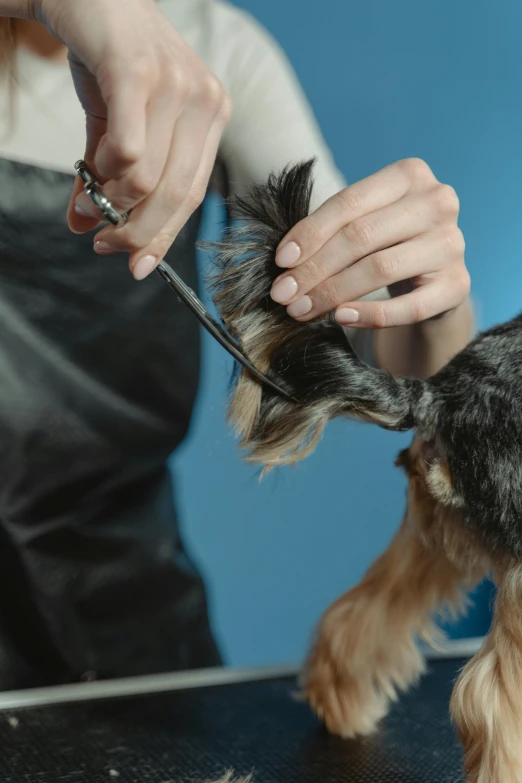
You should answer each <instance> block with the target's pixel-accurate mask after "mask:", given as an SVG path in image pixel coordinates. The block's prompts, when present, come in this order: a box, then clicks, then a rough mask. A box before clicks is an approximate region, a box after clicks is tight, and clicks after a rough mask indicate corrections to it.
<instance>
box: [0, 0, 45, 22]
mask: <svg viewBox="0 0 522 783" xmlns="http://www.w3.org/2000/svg"><path fill="white" fill-rule="evenodd" d="M39 2H40V0H0V16H9V17H13V18H16V19H35V18H36V16H35V6H36V5H37V4H39Z"/></svg>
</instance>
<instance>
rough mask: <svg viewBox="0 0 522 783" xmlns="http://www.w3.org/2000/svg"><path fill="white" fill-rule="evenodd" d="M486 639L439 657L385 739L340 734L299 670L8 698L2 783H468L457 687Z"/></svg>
mask: <svg viewBox="0 0 522 783" xmlns="http://www.w3.org/2000/svg"><path fill="white" fill-rule="evenodd" d="M477 641H478V640H468V641H467V642H464V643H458V642H456V643H453V644H452V645H451V646H450V647H449V648H448V650H447V651H446V652H445V653H444V655H439V656H436V657H434V656H431V659H430V661H429V673H428V675H427V676H426V677H425V678H424V679H423V680H422V682H421V684H420V686H419V687H418V688H416V689H415V690H413V691H412V692H411V693H409V694H408V695H407V696H404V697H403V698H402V699H401V701H400V702H399V703H398V704H397V705H395V707H394V708H393V710H392V712H391V714H390V716H389V717H388V719H387V720H385V721H384V723H383V724H382V727H381V729H380V731H379V732H378V734H377V735H376V736H374V737H372V738H368V739H364V740H360V741H359V740H358V741H349V740H348V741H343V740H341V739H338V738H336V737H331V736H328V734H327V733H326V732H325V730H324V729H323V728H322V727H321V726H320V724H319V723H318V721H317V720H316V719H315V718H314V716H313V715H312V713H311V712H310V710H309V709H308V707H307V706H306V705H305V704H303V703H300V702H299V701H297V700H296V699H295V698H294V692H295V676H294V675H295V671H293V670H292V669H287V670H281V669H280V670H272V671H270V670H266V669H265V670H261V671H237V670H227V669H225V670H213V671H210V670H207V671H202V672H195V673H181V674H169V675H155V676H151V677H141V678H133V679H128V680H114V681H110V682H94V683H85V684H81V685H74V686H60V687H57V688H43V689H38V690H32V691H18V692H12V693H3V694H2V693H0V747H1V751H0V781H1V782H2V783H22V781H23V783H59V782H62V781H63V782H65V783H198V782H202V781H208V780H209V779H210V780H212V779H214V778H219V777H220V776H222V775H223V773H224V772H225V771H226V770H227V769H230V768H233V769H234V770H235V772H236V774H241V775H243V774H248V773H250V772H254V780H255V781H256V782H257V783H461V782H462V780H463V779H462V776H461V773H460V769H461V764H462V754H461V751H460V748H459V746H458V744H457V741H456V738H455V734H454V731H453V728H452V726H451V723H450V720H449V717H448V702H449V697H450V692H451V688H452V683H453V681H454V680H455V677H456V674H457V672H458V670H459V669H460V668H461V667H462V665H463V663H464V662H465V660H466V657H467V656H468V655H470V654H472V653H473V652H474V651H475V650H476V649H477Z"/></svg>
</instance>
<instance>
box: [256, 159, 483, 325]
mask: <svg viewBox="0 0 522 783" xmlns="http://www.w3.org/2000/svg"><path fill="white" fill-rule="evenodd" d="M458 213H459V201H458V198H457V196H456V194H455V191H454V190H453V188H451V187H450V186H449V185H443V184H441V183H440V182H438V181H437V179H436V178H435V176H434V175H433V173H432V171H431V169H430V168H429V166H428V165H427V164H426V163H424V162H423V161H422V160H418V159H408V160H403V161H400V162H398V163H394V164H393V165H391V166H387V167H386V168H385V169H382V171H379V172H377V173H376V174H373V175H371V176H370V177H367V178H366V179H363V180H361V181H360V182H357V183H356V184H354V185H351V186H350V187H348V188H346V189H345V190H342V191H341V192H340V193H337V194H336V195H335V196H332V198H330V199H328V201H326V202H325V203H324V204H323V205H322V206H321V207H319V209H317V210H316V211H315V212H313V213H312V214H311V215H310V216H309V217H307V218H305V219H304V220H302V221H301V222H300V223H298V224H297V225H296V226H294V228H293V229H292V230H291V231H290V232H289V233H288V234H287V236H286V237H285V238H284V239H283V240H282V241H281V243H280V245H279V247H278V250H277V254H276V264H277V265H278V266H280V267H284V268H287V269H289V270H290V271H288V272H285V273H284V274H282V275H281V276H280V277H278V278H277V280H276V281H275V282H274V284H273V287H272V291H271V295H272V298H273V299H274V301H276V302H279V303H280V304H284V305H286V306H287V312H288V314H289V315H290V316H292V317H293V318H295V319H297V320H298V321H302V322H304V321H309V320H311V319H313V318H316V317H317V316H319V315H322V314H324V313H326V312H330V311H332V310H335V317H336V320H337V321H338V322H339V323H341V324H343V325H350V326H360V327H364V328H377V329H379V328H383V327H389V326H403V325H408V324H415V323H419V322H421V321H425V320H427V319H429V318H433V317H435V316H438V315H441V314H443V313H446V312H448V311H451V310H454V309H455V308H456V307H458V306H459V305H460V304H461V303H462V302H463V301H464V300H465V299H466V298H467V296H468V294H469V290H470V277H469V274H468V271H467V269H466V266H465V262H464V238H463V236H462V232H461V231H460V229H459V228H458V225H457V218H458ZM403 281H408V282H409V283H410V289H411V290H410V291H409V292H408V293H404V294H402V295H400V296H397V297H395V298H391V299H388V300H384V301H357V300H358V299H359V298H360V297H362V296H364V295H366V294H371V293H373V292H375V291H378V290H379V289H381V288H386V287H387V286H390V285H393V284H394V283H400V282H403Z"/></svg>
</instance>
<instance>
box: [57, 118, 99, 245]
mask: <svg viewBox="0 0 522 783" xmlns="http://www.w3.org/2000/svg"><path fill="white" fill-rule="evenodd" d="M106 126H107V123H106V121H105V120H104V119H100V118H99V117H92V116H91V115H89V114H87V117H86V130H87V142H86V145H85V155H84V160H85V162H86V163H87V166H88V167H89V170H90V171H91V172H92V173H93V175H94V176H95V177H96V179H98V180H99V177H98V174H97V172H96V167H95V165H94V159H95V157H96V152H97V150H98V148H99V147H100V145H101V144H102V143H103V139H104V138H105V129H106ZM99 181H100V182H101V183H102V184H103V180H99ZM80 193H83V182H82V180H81V179H80V178H79V177H76V181H75V183H74V187H73V191H72V194H71V199H70V201H69V207H68V209H67V222H68V224H69V228H70V229H71V231H73V232H74V233H75V234H84V233H85V232H87V231H93V230H94V229H95V228H96V227H97V226H98V225H99V224H100V223H101V222H102V221H101V218H100V219H97V218H92V217H88V215H89V214H92V212H93V211H94V212H96V208H95V207H94V204H92V205H91V202H90V200H89V199H88V197H87V196H84V197H82V200H83V202H84V204H85V206H86V207H87V211H86V212H85V213H83V214H81V213H79V212H78V211H77V209H81V200H80V202H79V203H78V204H76V199H77V197H78V196H79V195H80Z"/></svg>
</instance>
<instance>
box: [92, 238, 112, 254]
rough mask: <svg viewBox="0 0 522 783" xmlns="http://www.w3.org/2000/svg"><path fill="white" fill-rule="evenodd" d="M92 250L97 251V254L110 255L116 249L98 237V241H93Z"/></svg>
mask: <svg viewBox="0 0 522 783" xmlns="http://www.w3.org/2000/svg"><path fill="white" fill-rule="evenodd" d="M94 252H95V253H98V255H99V256H110V255H111V254H112V253H115V252H116V251H115V249H114V248H113V247H111V245H109V243H108V242H104V241H103V239H98V241H97V242H95V243H94Z"/></svg>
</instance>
